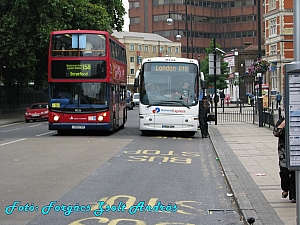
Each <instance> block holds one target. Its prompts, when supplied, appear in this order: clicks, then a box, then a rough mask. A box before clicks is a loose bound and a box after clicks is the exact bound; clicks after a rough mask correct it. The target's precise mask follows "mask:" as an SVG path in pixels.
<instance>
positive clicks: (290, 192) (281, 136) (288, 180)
mask: <svg viewBox="0 0 300 225" xmlns="http://www.w3.org/2000/svg"><path fill="white" fill-rule="evenodd" d="M273 135H274V136H275V137H278V147H277V148H278V158H279V176H280V186H281V189H282V193H281V197H282V198H286V197H287V196H289V200H290V201H291V202H292V203H296V181H295V171H292V170H289V169H288V168H287V165H286V160H287V159H286V150H285V149H286V148H285V120H284V118H283V117H280V118H279V120H278V121H277V123H276V125H275V129H274V131H273Z"/></svg>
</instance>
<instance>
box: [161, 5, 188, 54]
mask: <svg viewBox="0 0 300 225" xmlns="http://www.w3.org/2000/svg"><path fill="white" fill-rule="evenodd" d="M178 12H179V11H170V10H169V18H168V19H167V24H168V25H172V24H173V19H172V18H171V13H178ZM178 15H180V14H178ZM180 17H181V19H182V20H183V21H184V22H185V30H186V53H187V58H189V57H190V56H189V26H188V19H187V17H188V11H187V1H185V19H184V18H183V16H182V15H180ZM191 24H192V14H191ZM191 29H192V27H191ZM176 39H177V40H180V39H181V36H180V34H177V35H176Z"/></svg>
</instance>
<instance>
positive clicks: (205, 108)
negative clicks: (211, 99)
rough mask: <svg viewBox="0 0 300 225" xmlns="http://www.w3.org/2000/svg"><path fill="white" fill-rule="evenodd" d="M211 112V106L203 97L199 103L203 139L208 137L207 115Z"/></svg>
mask: <svg viewBox="0 0 300 225" xmlns="http://www.w3.org/2000/svg"><path fill="white" fill-rule="evenodd" d="M209 112H210V108H209V104H208V101H207V98H206V96H203V98H202V101H200V102H199V123H200V130H201V134H202V138H207V137H208V124H207V115H208V114H209Z"/></svg>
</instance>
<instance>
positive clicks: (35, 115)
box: [31, 114, 40, 117]
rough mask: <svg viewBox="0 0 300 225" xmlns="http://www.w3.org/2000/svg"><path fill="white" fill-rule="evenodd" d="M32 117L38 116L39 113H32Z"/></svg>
mask: <svg viewBox="0 0 300 225" xmlns="http://www.w3.org/2000/svg"><path fill="white" fill-rule="evenodd" d="M31 116H32V117H38V116H40V115H39V114H32V115H31Z"/></svg>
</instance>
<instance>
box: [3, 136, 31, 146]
mask: <svg viewBox="0 0 300 225" xmlns="http://www.w3.org/2000/svg"><path fill="white" fill-rule="evenodd" d="M25 140H26V138H22V139H18V140H15V141H10V142H6V143H3V144H0V146H4V145H9V144H13V143H16V142H19V141H25Z"/></svg>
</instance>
